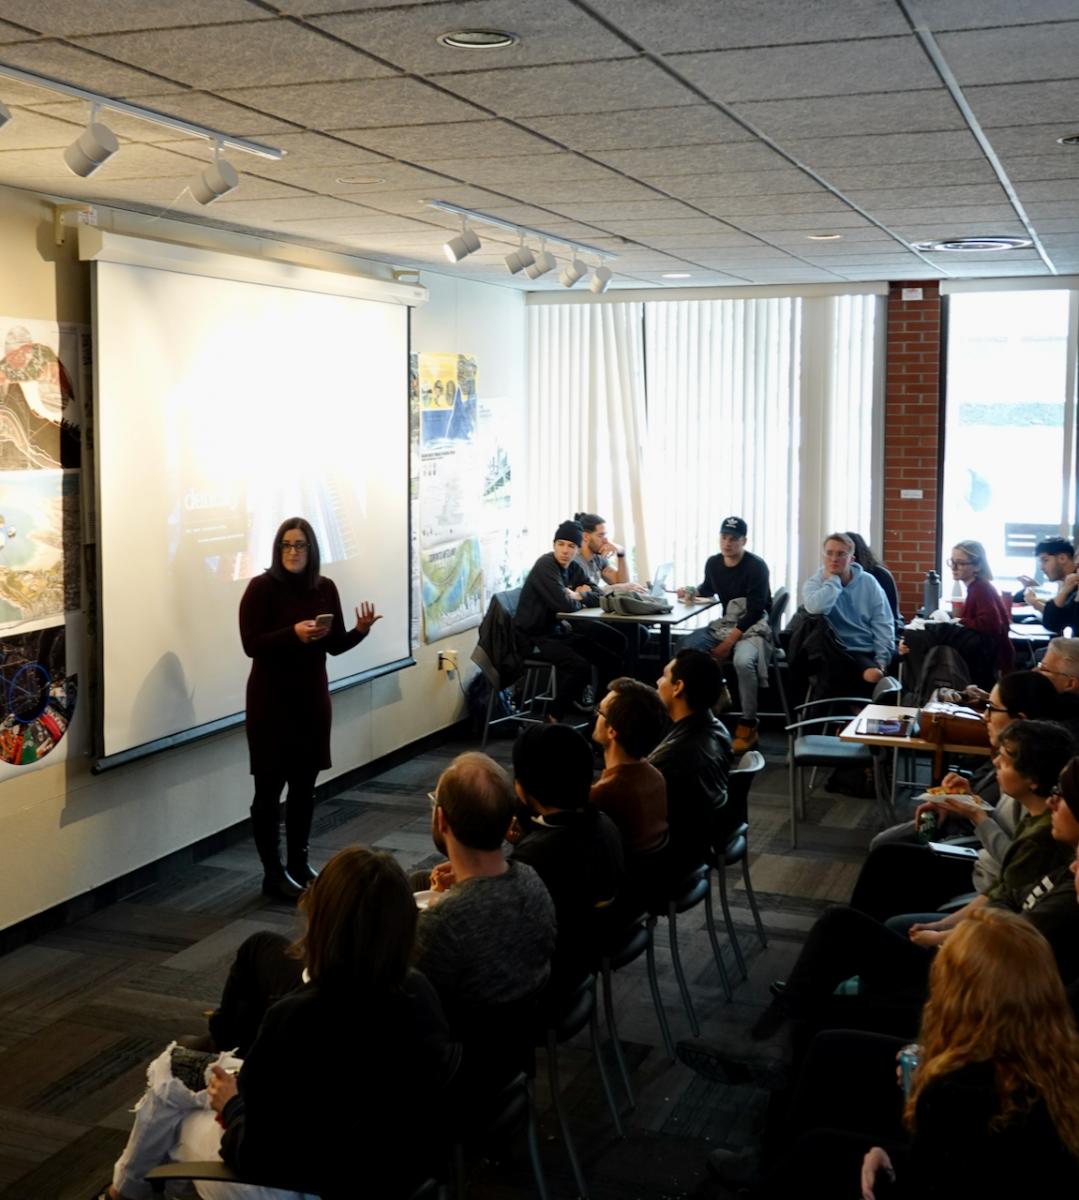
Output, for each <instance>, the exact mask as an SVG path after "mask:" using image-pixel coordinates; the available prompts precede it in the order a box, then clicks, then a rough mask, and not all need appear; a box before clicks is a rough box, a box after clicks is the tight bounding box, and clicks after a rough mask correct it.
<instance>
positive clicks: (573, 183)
mask: <svg viewBox="0 0 1079 1200" xmlns="http://www.w3.org/2000/svg"><path fill="white" fill-rule="evenodd" d="M497 190H498V191H504V192H512V194H513V195H514V196H516V197H517V198H518V199H520V200H527V201H528V202H529V203H531V204H556V203H558V202H569V201H572V200H606V199H611V200H637V199H642V200H647V199H651V198H655V196H656V191H655V189H654V188H650V187H649V186H648V185H647V184H644V183H640V182H638V181H637V180H635V179H625V178H623V177H622V176H617V175H616V176H615V177H614V178H612V179H558V180H551V179H545V180H539V181H535V182H524V183H520V184H516V183H515V184H514V185H513V186H512V187H510V188H499V189H497Z"/></svg>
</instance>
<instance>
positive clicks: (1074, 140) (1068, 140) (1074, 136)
mask: <svg viewBox="0 0 1079 1200" xmlns="http://www.w3.org/2000/svg"><path fill="white" fill-rule="evenodd" d="M1057 141H1058V142H1059V143H1060V145H1061V146H1079V133H1066V134H1065V135H1064V136H1063V137H1058V138H1057Z"/></svg>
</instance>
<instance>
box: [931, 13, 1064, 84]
mask: <svg viewBox="0 0 1079 1200" xmlns="http://www.w3.org/2000/svg"><path fill="white" fill-rule="evenodd" d="M1072 17H1073V18H1076V17H1079V8H1075V7H1073V10H1072ZM937 44H938V45H939V46H940V48H941V50H942V51H943V52H944V57H945V58H946V59H947V60H948V65H949V66H950V67H951V69H952V71H953V73H954V74H955V77H956V79H957V80H958V81H959V84H960V86H961V87H970V86H972V85H973V84H980V83H989V84H1002V83H1022V82H1025V81H1027V80H1030V79H1072V78H1074V76H1075V73H1076V63H1077V62H1079V20H1076V19H1073V20H1071V21H1054V22H1051V23H1049V24H1042V25H1022V26H1011V27H1009V28H1005V29H982V30H973V31H968V32H964V33H941V34H938V36H937Z"/></svg>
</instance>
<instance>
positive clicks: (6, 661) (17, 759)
mask: <svg viewBox="0 0 1079 1200" xmlns="http://www.w3.org/2000/svg"><path fill="white" fill-rule="evenodd" d="M77 682H78V681H77V677H76V676H75V675H68V674H67V667H66V647H65V635H64V627H63V626H62V625H55V626H53V627H52V628H50V629H38V630H35V631H34V632H33V633H21V634H16V635H14V636H12V637H6V638H2V639H0V762H4V763H7V764H8V765H9V766H13V767H24V766H28V765H29V764H31V763H36V762H40V761H41V759H43V758H44V757H45V756H46V755H48V754H50V753H51V752H52V751H53V750H54V749H55V748H56V747H57V746H58V745H59V743H60V741H61V739H62V738H63V737H64V734H65V733H67V728H68V725H69V724H70V722H71V717H72V714H73V713H74V711H75V698H76V692H77Z"/></svg>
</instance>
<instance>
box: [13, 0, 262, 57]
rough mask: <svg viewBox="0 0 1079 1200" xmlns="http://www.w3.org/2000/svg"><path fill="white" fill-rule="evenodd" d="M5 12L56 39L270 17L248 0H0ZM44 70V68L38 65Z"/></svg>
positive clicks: (21, 22)
mask: <svg viewBox="0 0 1079 1200" xmlns="http://www.w3.org/2000/svg"><path fill="white" fill-rule="evenodd" d="M4 16H5V17H7V18H8V19H9V20H11V21H17V22H18V23H19V24H20V25H27V26H29V27H30V28H31V29H36V30H38V31H39V32H40V33H45V34H51V35H54V36H56V37H77V36H78V35H80V34H86V33H108V32H110V31H113V32H116V31H121V30H127V29H155V28H162V27H167V26H182V25H213V24H216V23H218V22H225V21H265V20H269V19H270V18H272V16H273V13H271V12H268V11H267V10H266V9H265V8H263V7H261V6H260V5H258V4H249V3H248V2H247V0H45V2H43V0H4ZM42 70H44V68H42Z"/></svg>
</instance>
